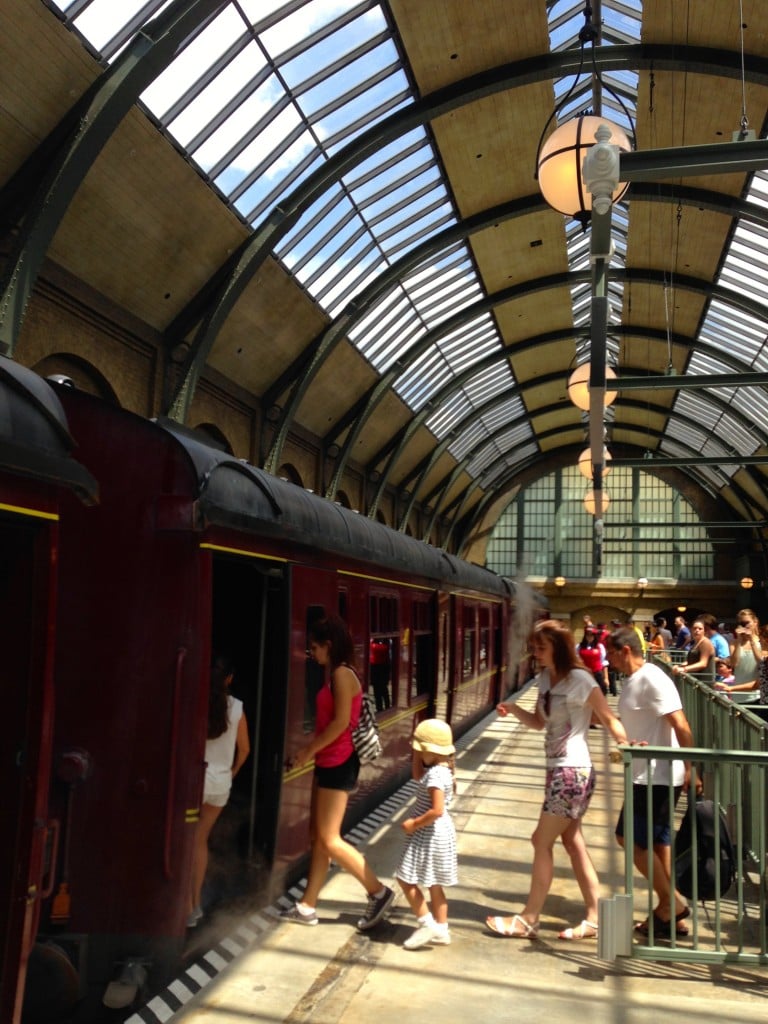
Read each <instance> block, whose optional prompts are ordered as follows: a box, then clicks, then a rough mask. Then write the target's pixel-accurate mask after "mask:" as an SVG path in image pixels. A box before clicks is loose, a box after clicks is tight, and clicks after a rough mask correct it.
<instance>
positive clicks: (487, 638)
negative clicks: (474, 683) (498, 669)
mask: <svg viewBox="0 0 768 1024" xmlns="http://www.w3.org/2000/svg"><path fill="white" fill-rule="evenodd" d="M490 615H491V611H490V608H487V607H481V608H480V612H479V620H480V645H479V648H478V663H477V668H478V671H479V672H483V671H485V669H487V668H488V665H489V664H490V661H491V657H492V651H491V628H490Z"/></svg>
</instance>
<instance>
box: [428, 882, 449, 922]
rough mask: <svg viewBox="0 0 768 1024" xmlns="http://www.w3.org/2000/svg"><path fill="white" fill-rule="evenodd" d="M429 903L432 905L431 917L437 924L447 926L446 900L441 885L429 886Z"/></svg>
mask: <svg viewBox="0 0 768 1024" xmlns="http://www.w3.org/2000/svg"><path fill="white" fill-rule="evenodd" d="M429 901H430V903H431V904H432V917H433V918H434V920H435V922H436V923H437V924H448V900H447V899H446V898H445V889H443V887H442V885H430V887H429Z"/></svg>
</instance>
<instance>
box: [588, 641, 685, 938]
mask: <svg viewBox="0 0 768 1024" xmlns="http://www.w3.org/2000/svg"><path fill="white" fill-rule="evenodd" d="M607 650H608V659H609V661H610V663H611V665H612V666H613V667H614V668H615V669H616V670H617V671H619V672H622V673H623V674H624V675H625V677H626V678H625V679H624V685H623V686H622V690H621V695H620V696H619V703H618V714H619V718H620V719H621V721H622V724H623V726H624V728H625V729H626V732H627V736H628V738H629V742H630V743H631V744H633V745H634V744H637V745H646V744H647V745H648V746H654V747H692V746H693V736H692V734H691V727H690V725H689V724H688V719H687V718H686V717H685V712H684V711H683V705H682V702H681V700H680V694H679V693H678V691H677V687H676V686H675V684H674V682H673V681H672V679H670V677H669V676H668V675H667V674H666V672H664V671H663V669H661V668H659V666H658V665H654V664H651V663H649V662H646V660H645V657H644V655H643V650H642V646H641V644H640V639H639V637H638V635H637V632H636V631H635V630H634V629H632V628H631V627H623V628H621V629H616V630H614V632H613V633H611V635H610V637H609V638H608V645H607ZM632 770H633V787H632V795H633V816H632V822H633V839H634V856H633V860H634V864H635V867H636V868H637V869H638V871H640V872H641V874H643V875H644V876H645V877H646V878H648V877H649V876H650V877H652V879H653V888H654V891H655V893H656V896H657V897H658V902H657V905H656V909H655V910H654V912H653V929H654V937H658V936H669V935H670V933H671V930H672V926H673V920H672V919H673V918H674V927H675V931H676V934H677V935H687V934H688V929H687V927H686V926H685V925H684V924H683V923H682V922H683V921H684V919H685V918H686V917H688V916H689V915H690V910H689V908H688V907H687V905H686V903H685V900H684V899H683V897H682V896H681V895H680V893H678V892H676V891H674V892H673V890H672V882H671V875H672V860H671V852H670V847H671V842H672V829H671V819H672V814H673V810H674V806H673V807H670V801H669V795H670V794H669V783H670V778H671V781H672V785H673V796H674V801H675V804H676V803H677V800H678V798H679V796H680V793H681V792H683V790H685V791H687V789H688V785H689V783H690V762H688V761H685V762H684V761H668V760H666V759H662V758H659V759H658V760H657V759H655V758H649V759H647V760H643V759H642V758H636V759H635V760H634V761H633V764H632ZM697 785H700V780H699V782H698V784H697ZM649 795H650V799H651V803H652V808H653V810H652V816H651V822H652V828H653V837H652V841H651V843H650V844H649V842H648V817H647V806H648V797H649ZM616 838H617V840H618V843H619V845H620V846H622V847H623V846H624V808H623V807H622V810H621V814H620V815H619V820H618V822H617V824H616ZM651 861H652V867H653V871H652V873H651V864H650V862H651ZM637 930H638V931H639V932H641V933H642V934H648V930H649V929H648V922H647V921H644V922H642V923H641V924H639V925H637Z"/></svg>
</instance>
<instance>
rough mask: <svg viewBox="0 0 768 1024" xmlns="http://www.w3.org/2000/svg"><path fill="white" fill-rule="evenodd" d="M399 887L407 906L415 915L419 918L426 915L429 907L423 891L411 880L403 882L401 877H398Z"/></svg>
mask: <svg viewBox="0 0 768 1024" xmlns="http://www.w3.org/2000/svg"><path fill="white" fill-rule="evenodd" d="M398 882H399V883H400V888H401V889H402V890H403V894H404V896H405V898H406V899H407V900H408V906H409V907H410V908H411V910H412V911H413V913H414V914H415V916H416V917H417V918H418V919H419V920H420V919H421V918H422V917H426V916H427V914H428V913H429V907H428V906H427V901H426V900H425V899H424V893H423V892H422V891H421V889H420V888H419V887H418V885H413V884H411V882H404V881H403V880H402V878H398Z"/></svg>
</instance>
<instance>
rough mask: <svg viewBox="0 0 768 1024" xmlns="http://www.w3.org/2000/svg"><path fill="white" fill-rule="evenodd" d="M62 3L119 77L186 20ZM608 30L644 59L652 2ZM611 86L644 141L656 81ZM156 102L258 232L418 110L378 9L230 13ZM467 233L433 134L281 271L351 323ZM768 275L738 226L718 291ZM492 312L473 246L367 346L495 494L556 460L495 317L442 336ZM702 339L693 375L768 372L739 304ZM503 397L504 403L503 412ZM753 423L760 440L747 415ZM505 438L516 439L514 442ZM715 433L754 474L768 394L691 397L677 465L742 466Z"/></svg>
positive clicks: (437, 271) (725, 310)
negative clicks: (352, 152)
mask: <svg viewBox="0 0 768 1024" xmlns="http://www.w3.org/2000/svg"><path fill="white" fill-rule="evenodd" d="M50 2H51V4H52V5H53V6H56V7H58V9H59V10H60V11H61V12H62V13H63V15H64V18H65V21H66V22H67V23H68V24H70V25H71V26H72V27H73V28H74V29H76V30H77V31H78V32H80V33H81V34H82V35H83V37H84V38H85V39H87V40H88V42H89V43H90V44H91V46H92V47H93V48H94V49H95V50H96V51H97V53H99V54H100V56H101V57H102V59H104V60H105V61H107V62H110V61H113V60H114V58H115V57H116V56H117V55H118V54H119V53H120V51H121V50H122V48H124V46H125V45H126V43H127V42H128V41H129V40H130V38H131V37H132V36H133V34H134V33H135V32H136V31H137V29H138V28H139V27H140V26H141V24H143V23H144V22H146V21H148V20H150V19H151V18H153V17H154V16H156V15H157V14H158V13H160V12H161V11H162V10H163V9H164V8H165V7H167V6H168V0H166V2H162V0H155V2H152V0H120V2H115V0H72V2H66V0H58V2H56V0H50ZM546 7H547V9H548V12H549V26H550V41H551V47H552V49H553V50H562V49H565V48H570V47H574V46H578V34H579V31H580V30H581V28H582V27H583V25H584V13H583V11H584V4H583V2H582V0H573V2H567V0H563V2H559V0H557V2H554V3H547V5H546ZM600 13H601V40H600V44H601V45H603V46H610V45H613V44H623V43H628V42H637V41H639V39H640V34H641V22H642V3H641V2H640V0H603V2H602V4H601V5H600ZM589 59H590V58H589V47H587V48H586V51H585V73H584V74H583V80H580V81H579V82H577V83H576V84H575V85H574V81H573V77H572V76H571V77H570V78H565V79H562V80H559V81H556V82H555V83H554V90H555V96H556V100H557V102H560V101H561V100H562V99H563V98H564V97H565V96H566V95H567V93H568V91H569V90H572V91H571V92H570V95H569V96H568V99H567V101H566V102H565V104H564V106H563V108H562V110H561V112H560V119H561V120H562V119H565V118H566V117H567V116H570V115H571V114H573V113H575V112H577V111H580V110H582V109H584V108H585V107H587V106H590V105H591V103H592V99H591V97H592V86H591V78H590V74H589V67H588V64H589ZM604 84H605V86H606V88H604V89H603V91H602V109H603V111H604V112H605V113H606V115H607V116H609V117H611V118H612V119H613V120H615V121H617V122H618V123H620V124H621V125H622V126H623V127H625V129H627V130H628V131H629V132H632V131H633V129H632V125H631V123H630V121H629V117H628V115H629V116H631V117H634V112H635V105H636V98H637V75H636V74H634V73H633V72H629V71H611V72H606V73H605V75H604ZM141 99H142V102H143V103H144V104H145V106H146V107H147V109H148V110H149V111H150V112H151V114H152V115H153V116H154V117H155V118H156V119H157V121H158V122H159V124H160V125H161V126H162V128H163V129H164V130H165V131H166V132H167V133H168V134H169V135H170V136H171V137H172V138H173V139H174V140H175V142H176V143H177V144H178V145H179V146H180V147H181V148H182V149H183V150H184V151H185V152H186V153H187V154H188V156H189V158H190V160H191V161H192V162H193V164H194V165H195V166H196V167H197V168H198V169H199V170H200V172H201V174H203V175H204V176H205V177H206V178H207V179H208V180H209V181H210V182H211V184H212V185H213V186H214V187H215V188H216V189H217V190H218V192H219V194H220V195H221V196H222V199H223V201H225V202H226V203H228V204H229V205H230V206H231V207H232V209H234V210H235V211H237V213H238V214H239V216H240V217H241V218H242V219H243V221H244V222H246V223H247V224H249V225H251V226H252V227H253V228H254V229H256V228H257V227H258V226H259V225H260V224H261V223H263V222H264V220H265V218H266V217H267V216H268V215H269V214H270V212H271V211H273V210H274V208H275V207H276V206H277V205H278V204H279V203H280V202H281V200H284V199H286V198H287V197H288V196H289V195H290V194H291V193H292V192H294V191H295V189H296V188H297V187H298V186H299V185H300V184H301V183H302V182H304V181H305V180H306V179H307V178H308V177H309V175H311V174H312V173H313V172H314V171H316V170H317V169H318V168H319V167H321V166H322V165H323V164H324V162H326V161H327V160H328V159H329V158H330V157H331V156H333V155H334V154H335V153H337V152H339V150H340V149H342V147H345V146H347V145H348V144H349V143H350V142H351V141H352V140H354V139H355V138H356V137H358V136H359V135H360V134H361V133H362V132H363V131H365V130H367V129H369V128H371V126H373V125H375V124H377V123H378V122H380V121H382V120H383V119H384V118H387V117H389V116H390V115H392V114H393V113H394V112H395V111H397V110H399V109H401V108H403V107H405V106H407V105H409V104H412V103H413V102H414V100H415V99H416V96H415V94H414V92H413V89H412V87H411V85H410V79H409V76H408V73H407V69H406V68H405V67H404V66H403V63H402V59H401V56H400V50H399V47H398V41H397V39H396V38H394V37H393V32H392V28H391V25H390V22H389V20H388V17H387V14H386V12H385V10H384V9H383V8H382V6H381V4H379V3H377V2H375V0H230V2H228V3H225V4H223V6H222V9H221V10H220V12H219V13H218V14H217V15H216V16H215V17H213V18H211V19H210V20H209V21H208V23H207V24H205V25H204V26H203V27H202V28H201V29H200V30H199V31H198V32H197V33H195V34H194V35H193V36H192V37H191V38H190V39H189V40H188V41H187V43H186V45H185V47H184V48H183V50H182V51H181V52H180V53H179V54H178V55H177V56H176V58H175V60H174V61H173V62H172V63H171V64H170V65H169V66H168V68H167V69H166V70H165V71H164V72H163V73H162V74H161V75H160V76H159V77H158V78H157V79H156V80H155V81H154V82H153V83H152V85H151V86H150V87H149V88H148V89H147V90H146V91H145V92H144V93H143V95H142V97H141ZM746 199H747V201H748V202H750V203H755V204H757V205H760V206H762V207H765V205H766V203H767V202H768V176H767V175H766V174H763V173H761V174H756V175H755V176H754V179H753V181H752V185H751V188H750V190H749V194H748V195H747V196H746ZM457 220H458V217H457V213H456V209H455V207H454V204H453V200H452V197H451V194H450V191H449V188H448V187H447V185H446V182H445V180H444V177H443V173H442V169H441V163H440V161H439V160H438V158H437V155H436V153H435V151H434V148H433V146H432V142H431V138H430V136H429V134H428V133H427V132H426V131H425V130H424V129H423V128H415V129H414V130H412V131H411V132H410V133H409V134H408V135H406V136H404V137H401V138H399V139H398V140H396V142H393V143H391V144H389V145H385V146H383V147H382V148H381V149H380V150H379V151H378V152H376V154H375V155H374V156H372V157H371V158H369V159H368V160H365V161H362V162H359V163H357V164H356V165H355V166H354V167H353V168H352V169H351V170H350V171H349V172H348V173H347V174H346V175H344V176H343V177H342V178H341V179H340V180H338V181H336V182H335V183H334V184H332V185H331V186H329V187H328V188H327V189H326V190H325V191H324V192H323V194H322V195H321V196H320V197H319V198H318V199H317V200H316V201H315V203H314V205H312V206H311V208H310V209H308V210H307V211H306V212H305V213H304V214H303V216H302V217H301V219H300V220H299V221H298V223H297V224H296V225H295V226H294V228H293V229H292V230H291V231H290V233H288V234H287V235H286V236H285V237H284V238H282V239H281V241H280V242H279V244H278V246H277V248H276V250H275V252H274V255H275V256H276V258H278V259H279V260H280V261H281V262H282V264H283V265H284V266H285V268H286V269H287V271H288V272H289V273H291V274H292V275H294V276H295V278H296V280H297V281H298V282H300V284H301V285H302V287H303V288H305V289H306V290H307V292H308V293H309V294H310V295H311V296H312V297H313V298H314V299H315V300H316V301H317V302H318V304H319V305H320V306H321V307H322V308H323V310H325V311H326V312H327V314H328V315H329V316H330V317H334V316H336V315H338V314H339V313H340V312H342V310H344V309H345V307H346V305H347V303H349V302H350V300H351V299H353V298H354V297H355V296H356V295H358V294H359V293H360V291H361V290H362V289H363V288H364V287H365V286H366V285H368V284H370V283H371V282H372V281H373V280H375V279H376V278H377V277H378V276H379V275H381V274H382V273H383V272H384V271H385V270H387V269H389V268H390V267H392V266H393V264H395V263H396V262H397V261H398V260H399V259H400V258H401V257H403V256H404V255H405V254H407V253H408V252H410V251H412V250H413V249H414V247H415V246H417V245H419V244H421V243H423V242H425V241H427V240H428V239H430V238H432V237H433V236H434V235H435V234H437V233H438V232H440V231H442V230H444V229H445V228H447V227H449V226H451V225H453V224H455V223H456V222H457ZM628 225H629V218H628V210H627V207H626V206H625V205H622V204H618V205H617V206H616V207H615V208H614V214H613V235H614V244H615V248H616V253H615V256H614V258H613V260H612V266H614V267H615V266H619V267H621V266H623V265H624V263H625V260H626V253H627V232H628ZM566 237H567V247H568V260H569V266H570V268H571V269H572V270H582V271H583V270H586V269H588V267H589V251H588V245H589V239H588V235H585V234H584V233H583V231H582V229H581V226H580V225H579V224H577V223H576V222H568V223H567V225H566ZM766 270H768V232H767V231H766V230H765V229H764V228H762V227H757V226H755V225H754V224H740V225H738V226H737V228H736V230H735V231H734V232H733V235H732V238H731V241H730V243H729V248H728V251H727V254H726V256H725V258H724V260H723V261H722V263H721V270H720V274H719V278H718V281H717V284H718V285H719V286H720V288H721V289H728V290H730V291H731V292H733V293H737V294H739V295H743V296H747V297H749V298H754V300H755V301H756V302H760V303H762V301H763V294H762V291H763V290H764V288H763V289H762V290H761V282H763V281H764V280H765V277H766ZM609 292H610V299H611V302H610V307H611V324H613V325H614V326H618V322H619V317H620V316H621V310H622V305H623V286H622V284H621V283H620V282H617V281H615V280H612V279H610V277H609ZM571 295H572V310H573V323H574V328H575V331H574V333H575V339H576V341H575V348H574V358H575V362H582V361H583V360H584V359H586V358H587V356H588V324H589V312H590V309H589V305H590V304H589V299H590V285H589V284H588V283H585V284H583V285H577V286H575V287H573V288H572V290H571ZM484 297H485V293H484V290H483V286H482V283H481V281H480V279H479V277H478V274H477V271H476V268H475V265H474V263H473V259H472V255H471V252H470V250H469V248H468V246H467V245H465V244H464V243H462V242H459V243H456V244H454V245H453V246H452V247H451V248H449V249H441V250H440V251H439V252H437V253H435V254H434V255H432V256H427V257H425V259H424V261H423V262H422V263H421V264H420V265H419V266H417V267H416V268H415V269H413V270H411V271H410V272H409V273H407V274H406V275H405V276H403V277H401V279H400V280H399V281H398V282H397V283H395V284H393V285H392V286H391V287H390V288H389V290H388V291H387V292H386V293H385V294H384V295H382V297H381V298H380V299H379V300H378V301H377V303H376V304H375V305H374V306H373V307H372V308H370V309H369V310H368V311H367V313H366V315H365V316H364V317H363V318H362V319H359V320H357V321H355V323H354V326H353V327H352V329H351V331H350V334H349V336H350V339H351V341H352V342H353V344H354V345H356V347H357V348H358V349H359V351H360V352H361V354H362V355H363V356H364V357H365V358H366V359H367V360H368V361H369V363H370V364H371V366H372V367H373V368H374V369H375V370H376V371H377V372H378V373H379V374H384V373H387V372H389V371H394V372H395V376H396V379H395V383H394V389H395V391H396V392H397V394H398V395H399V396H400V397H401V399H402V400H403V401H404V402H405V403H406V404H407V406H408V407H409V408H410V409H411V410H413V411H414V412H418V411H419V410H424V409H428V410H429V415H428V417H427V418H426V424H427V426H428V428H429V430H430V431H432V433H433V434H434V435H435V437H436V438H437V439H438V440H441V441H442V440H445V441H447V442H449V450H450V451H451V453H452V454H453V455H454V456H455V457H456V458H457V459H459V460H462V459H468V472H469V473H470V475H472V476H473V477H475V478H477V479H479V480H480V482H481V483H483V484H485V483H488V482H490V481H491V479H492V476H494V477H495V476H498V475H500V474H502V473H504V472H505V471H507V470H513V469H514V467H515V466H517V465H520V464H522V463H523V462H525V461H527V460H529V459H530V457H531V454H532V453H536V452H537V451H538V445H537V441H536V439H535V437H534V435H533V432H532V430H531V427H530V425H529V422H528V419H527V417H526V411H525V406H524V403H523V401H522V400H521V398H520V397H519V394H518V392H517V388H516V384H517V381H516V380H515V377H514V374H513V370H512V367H511V366H510V361H509V360H508V359H505V358H503V357H501V353H502V341H501V338H500V336H499V334H498V330H497V327H496V322H495V320H494V318H493V316H491V315H489V314H488V313H486V312H483V313H480V314H478V315H477V316H476V317H472V318H470V319H468V320H467V322H466V323H463V325H462V326H461V327H459V328H456V329H453V330H443V329H441V325H442V324H444V323H445V322H446V321H448V319H449V318H451V317H453V316H454V315H455V314H457V313H459V312H460V311H462V310H466V309H468V308H470V307H472V305H473V304H474V303H477V302H478V301H479V300H481V299H483V298H484ZM700 338H701V342H702V350H701V351H698V350H694V351H693V352H692V355H691V358H690V362H689V365H688V366H687V368H686V369H687V372H689V373H712V372H723V373H724V372H734V371H736V372H738V371H739V370H744V371H746V370H748V369H755V370H758V369H760V370H765V369H768V353H766V328H765V322H764V321H763V320H761V319H759V318H756V317H752V316H750V314H749V313H747V312H745V310H744V309H743V308H736V305H735V304H732V303H730V302H729V301H728V295H727V291H725V290H723V291H720V293H719V294H718V295H716V296H715V298H714V299H713V300H712V301H711V302H710V303H708V305H707V307H706V315H705V317H704V319H703V321H702V325H701V333H700ZM608 345H609V361H610V362H611V363H612V364H613V365H614V366H616V367H617V368H618V367H619V363H620V358H619V357H620V351H619V342H618V340H617V338H616V336H615V334H613V335H612V334H611V332H610V324H609V342H608ZM717 351H722V352H724V353H725V352H727V353H728V356H727V359H726V358H723V360H722V362H721V361H719V360H717V359H716V358H715V357H714V355H713V352H717ZM496 354H498V356H499V358H497V359H495V360H494V358H493V357H494V355H496ZM475 365H477V373H476V374H472V372H471V371H472V367H473V366H475ZM459 381H460V382H459ZM504 394H506V395H508V396H509V397H508V398H507V399H506V401H505V402H504V403H502V404H501V405H496V404H493V402H492V400H493V399H494V398H496V397H498V396H501V395H504ZM438 398H439V401H438ZM747 402H748V406H746V405H745V403H747ZM431 404H434V405H435V408H434V410H432V409H431ZM489 404H490V405H491V406H492V408H490V409H488V408H484V406H488V405H489ZM746 407H748V408H749V410H750V417H751V418H752V419H753V420H754V423H755V424H759V427H758V426H754V425H753V426H750V423H749V422H748V421H747V420H746V419H745V418H744V416H743V415H742V410H743V409H745V408H746ZM612 415H613V410H611V411H610V413H609V416H608V419H609V420H610V418H611V416H612ZM504 423H514V424H515V426H514V428H511V429H510V430H509V431H506V432H503V431H501V428H502V427H503V424H504ZM697 425H701V426H698V427H697ZM707 429H711V430H713V431H717V432H718V433H719V434H720V436H721V437H727V438H728V439H729V444H730V445H732V446H733V448H734V450H735V451H738V452H740V453H742V454H752V453H753V452H754V451H755V450H756V449H757V448H758V447H759V446H760V445H762V444H765V443H766V440H767V439H768V399H766V397H765V394H764V393H763V391H762V389H758V388H747V389H745V388H743V387H742V388H740V389H739V390H738V394H737V391H736V389H735V388H731V389H717V390H716V391H715V390H714V389H712V390H711V392H709V393H707V392H702V393H694V392H692V391H690V390H681V391H680V392H679V393H678V394H677V396H676V397H675V399H674V402H673V406H672V410H671V415H670V420H669V423H668V427H667V430H666V432H665V437H664V438H663V439H662V441H661V443H660V452H661V453H666V454H669V455H672V454H680V453H682V454H688V455H689V454H690V451H689V450H687V449H686V447H685V446H687V447H688V448H692V449H693V450H694V451H702V452H704V453H705V454H708V453H712V454H717V453H718V451H719V452H720V453H724V452H725V447H724V445H723V444H722V442H718V441H717V439H716V438H713V437H712V436H711V435H710V434H708V433H706V430H707ZM681 443H682V445H683V446H684V447H682V448H681V446H680V445H681ZM735 470H736V467H735V466H734V465H726V466H723V467H722V469H718V468H712V467H707V468H706V469H700V470H697V472H700V474H701V476H702V477H703V478H704V479H705V480H706V482H707V483H708V484H709V486H711V487H713V488H714V489H717V488H719V487H721V486H723V485H724V484H725V483H726V482H727V479H728V477H729V476H730V475H732V474H733V473H734V472H735Z"/></svg>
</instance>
